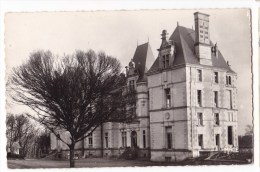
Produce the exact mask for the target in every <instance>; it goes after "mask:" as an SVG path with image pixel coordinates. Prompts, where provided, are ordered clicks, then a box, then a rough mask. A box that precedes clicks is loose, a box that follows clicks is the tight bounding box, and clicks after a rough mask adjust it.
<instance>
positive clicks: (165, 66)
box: [163, 54, 170, 69]
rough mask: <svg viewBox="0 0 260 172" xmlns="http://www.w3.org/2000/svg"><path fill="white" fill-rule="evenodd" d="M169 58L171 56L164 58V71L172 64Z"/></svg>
mask: <svg viewBox="0 0 260 172" xmlns="http://www.w3.org/2000/svg"><path fill="white" fill-rule="evenodd" d="M169 58H170V55H169V54H167V55H164V56H163V68H164V69H166V68H168V67H169V64H170V61H169V60H170V59H169Z"/></svg>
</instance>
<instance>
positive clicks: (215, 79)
mask: <svg viewBox="0 0 260 172" xmlns="http://www.w3.org/2000/svg"><path fill="white" fill-rule="evenodd" d="M214 82H215V83H216V84H217V83H218V72H214Z"/></svg>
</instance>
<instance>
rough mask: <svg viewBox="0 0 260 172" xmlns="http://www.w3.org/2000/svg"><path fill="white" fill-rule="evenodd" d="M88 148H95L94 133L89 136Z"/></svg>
mask: <svg viewBox="0 0 260 172" xmlns="http://www.w3.org/2000/svg"><path fill="white" fill-rule="evenodd" d="M88 147H89V148H92V147H93V136H92V133H91V134H90V135H89V136H88Z"/></svg>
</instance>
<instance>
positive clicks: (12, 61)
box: [5, 9, 252, 134]
mask: <svg viewBox="0 0 260 172" xmlns="http://www.w3.org/2000/svg"><path fill="white" fill-rule="evenodd" d="M197 11H200V12H203V13H207V14H209V15H210V28H209V29H210V38H211V40H212V41H213V43H215V42H217V43H218V47H219V49H220V51H221V52H222V54H223V56H224V58H225V59H226V60H228V61H229V63H230V64H231V67H232V69H233V70H234V71H235V72H237V73H238V108H239V111H238V120H239V126H238V128H239V129H238V130H239V134H243V133H244V130H245V126H246V125H247V124H251V125H252V90H251V88H252V75H251V42H250V41H251V35H250V34H251V33H250V29H251V26H250V11H249V10H246V9H236V10H235V9H233V10H231V9H229V10H223V9H222V10H197ZM194 12H196V11H194V10H150V11H116V12H115V11H114V12H113V11H110V12H101V11H99V12H41V13H8V14H7V15H6V17H5V46H6V73H7V75H9V73H10V69H11V68H12V67H15V66H18V65H21V64H22V62H23V61H25V60H26V59H27V58H28V55H29V54H30V52H32V51H35V50H39V49H43V50H50V51H52V52H53V53H54V54H57V55H61V56H62V55H63V54H71V53H74V52H75V50H78V49H80V50H85V51H87V50H88V49H93V50H95V51H100V50H102V51H105V52H106V53H107V54H108V55H112V56H114V57H116V58H118V59H119V60H120V61H121V63H122V65H123V66H125V65H127V64H128V62H129V60H130V59H131V58H132V57H133V55H134V52H135V48H136V46H137V42H138V44H143V43H145V42H147V41H148V38H149V43H150V45H151V48H152V51H153V54H154V56H155V57H157V55H158V53H157V50H156V49H158V48H159V46H160V43H161V39H160V38H161V36H160V34H161V32H162V30H163V29H166V30H167V31H168V32H169V34H171V33H172V32H173V31H174V29H175V27H176V25H177V22H179V25H181V26H185V27H188V28H192V27H194V16H193V13H194ZM23 111H24V109H23V108H21V106H17V105H14V104H11V105H10V106H8V108H7V112H11V113H20V112H23Z"/></svg>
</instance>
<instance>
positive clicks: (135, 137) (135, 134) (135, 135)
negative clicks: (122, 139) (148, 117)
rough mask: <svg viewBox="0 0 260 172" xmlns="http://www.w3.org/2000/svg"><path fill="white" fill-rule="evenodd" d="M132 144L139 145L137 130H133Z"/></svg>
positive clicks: (133, 145)
mask: <svg viewBox="0 0 260 172" xmlns="http://www.w3.org/2000/svg"><path fill="white" fill-rule="evenodd" d="M131 146H132V147H137V133H136V131H132V132H131Z"/></svg>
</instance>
